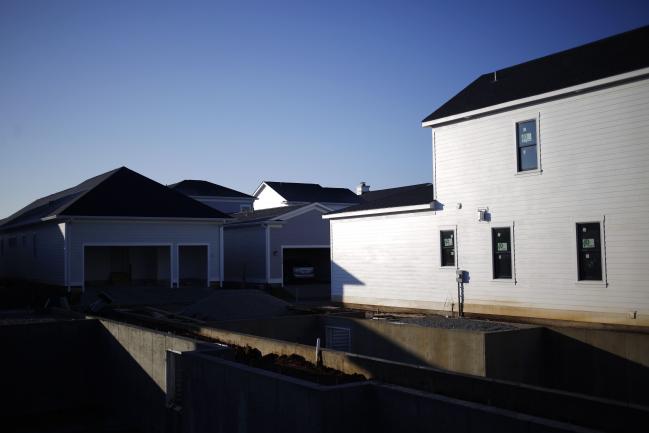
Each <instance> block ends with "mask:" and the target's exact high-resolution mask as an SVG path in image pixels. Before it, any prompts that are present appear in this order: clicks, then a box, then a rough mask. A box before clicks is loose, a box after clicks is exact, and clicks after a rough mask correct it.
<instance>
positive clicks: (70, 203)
mask: <svg viewBox="0 0 649 433" xmlns="http://www.w3.org/2000/svg"><path fill="white" fill-rule="evenodd" d="M227 218H229V217H228V215H226V214H224V213H222V212H220V211H218V210H216V209H213V208H211V207H209V206H206V205H204V204H203V203H200V202H198V201H196V200H193V199H191V198H189V197H187V196H185V195H184V194H181V193H179V192H177V191H174V190H173V189H170V188H168V187H166V186H164V185H161V184H159V183H157V182H155V181H153V180H151V179H149V178H146V177H144V176H142V175H141V174H138V173H136V172H134V171H132V170H130V169H128V168H126V167H121V168H118V169H116V170H112V171H109V172H107V173H104V174H101V175H99V176H95V177H93V178H91V179H88V180H86V181H84V182H82V183H80V184H79V185H77V186H75V187H72V188H69V189H66V190H63V191H60V192H57V193H55V194H52V195H49V196H47V197H43V198H41V199H38V200H36V201H34V202H33V203H31V204H30V205H28V206H26V207H24V208H23V209H21V210H19V211H18V212H16V213H14V214H13V215H11V216H10V217H8V218H6V219H4V220H3V221H2V225H0V278H3V279H12V280H29V281H34V282H39V283H44V284H50V285H56V286H64V287H67V288H68V289H71V288H85V287H87V286H100V287H101V286H111V287H116V286H127V287H130V286H160V287H178V286H184V285H202V286H207V285H214V284H218V283H220V282H221V281H222V275H223V274H222V257H223V255H222V225H223V223H224V221H225V220H226V219H227Z"/></svg>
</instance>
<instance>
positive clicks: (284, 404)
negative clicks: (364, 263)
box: [182, 353, 573, 433]
mask: <svg viewBox="0 0 649 433" xmlns="http://www.w3.org/2000/svg"><path fill="white" fill-rule="evenodd" d="M182 358H183V361H182V363H183V370H184V372H185V373H184V374H185V385H184V389H183V395H185V396H186V399H185V400H184V402H183V410H182V431H183V432H184V433H198V432H205V431H212V432H234V431H238V432H262V431H263V432H278V433H279V432H281V433H292V432H314V433H319V432H341V431H350V432H351V431H353V432H359V433H363V432H376V431H413V432H417V431H434V432H445V433H447V432H450V433H453V432H468V431H535V432H561V431H573V430H572V427H571V426H569V425H566V424H561V423H556V422H548V421H545V420H542V419H539V418H535V417H532V416H525V415H520V414H516V413H513V412H510V411H507V410H501V409H496V408H492V407H486V406H484V405H481V404H475V403H467V402H464V401H460V400H455V399H451V398H447V397H442V396H439V395H433V394H428V393H423V392H419V391H413V390H408V389H404V388H401V387H397V386H387V385H382V384H377V383H372V382H364V383H355V384H349V385H341V386H321V385H316V384H312V383H310V382H306V381H303V380H298V379H293V378H291V377H288V376H283V375H279V374H275V373H272V372H268V371H264V370H259V369H254V368H250V367H247V366H244V365H240V364H237V363H234V362H230V361H226V360H223V359H218V358H214V357H210V356H206V355H203V354H200V353H188V354H184V355H183V357H182Z"/></svg>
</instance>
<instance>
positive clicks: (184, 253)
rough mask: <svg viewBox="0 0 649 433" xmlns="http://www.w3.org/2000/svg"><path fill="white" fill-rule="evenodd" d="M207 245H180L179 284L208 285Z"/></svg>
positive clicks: (181, 285) (187, 285)
mask: <svg viewBox="0 0 649 433" xmlns="http://www.w3.org/2000/svg"><path fill="white" fill-rule="evenodd" d="M207 259H208V258H207V245H179V246H178V285H179V286H180V287H207V286H208V276H207V269H208V266H207Z"/></svg>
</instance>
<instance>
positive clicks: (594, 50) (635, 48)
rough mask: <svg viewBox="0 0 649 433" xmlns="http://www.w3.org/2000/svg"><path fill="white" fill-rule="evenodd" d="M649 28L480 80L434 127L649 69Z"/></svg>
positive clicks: (434, 116) (437, 114)
mask: <svg viewBox="0 0 649 433" xmlns="http://www.w3.org/2000/svg"><path fill="white" fill-rule="evenodd" d="M648 46H649V26H646V27H641V28H639V29H636V30H631V31H629V32H626V33H621V34H619V35H615V36H611V37H608V38H605V39H601V40H598V41H595V42H592V43H589V44H586V45H582V46H579V47H576V48H572V49H569V50H565V51H561V52H558V53H555V54H551V55H548V56H545V57H541V58H538V59H534V60H531V61H529V62H525V63H521V64H518V65H515V66H511V67H508V68H505V69H501V70H498V71H496V72H490V73H487V74H484V75H482V76H480V77H478V78H477V79H476V80H475V81H473V82H472V83H471V84H469V85H468V86H467V87H465V88H464V89H463V90H462V91H461V92H459V93H458V94H457V95H455V96H454V97H452V98H451V99H450V100H448V101H447V102H446V103H444V104H443V105H442V106H441V107H439V108H438V109H437V110H435V111H434V112H433V113H431V114H430V115H428V116H427V117H426V118H425V119H424V120H423V121H422V122H423V123H426V122H430V121H433V120H438V119H442V118H445V117H448V116H454V115H458V114H462V113H466V112H469V111H473V110H478V109H482V108H486V107H490V106H493V105H498V104H503V103H506V102H511V101H515V100H517V99H523V98H527V97H530V96H534V95H540V94H543V93H548V92H552V91H555V90H560V89H564V88H567V87H571V86H576V85H579V84H584V83H588V82H591V81H595V80H599V79H603V78H607V77H612V76H615V75H620V74H623V73H626V72H631V71H635V70H638V69H642V68H646V67H649V49H647V47H648Z"/></svg>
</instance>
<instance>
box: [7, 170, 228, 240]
mask: <svg viewBox="0 0 649 433" xmlns="http://www.w3.org/2000/svg"><path fill="white" fill-rule="evenodd" d="M59 216H107V217H111V216H112V217H151V218H229V216H228V215H226V214H224V213H222V212H219V211H217V210H216V209H212V208H211V207H209V206H206V205H204V204H202V203H200V202H198V201H196V200H194V199H191V198H189V197H187V196H185V195H183V194H181V193H179V192H176V191H174V190H172V189H170V188H167V187H166V186H164V185H161V184H159V183H158V182H155V181H153V180H151V179H149V178H147V177H144V176H142V175H141V174H139V173H136V172H134V171H132V170H130V169H128V168H126V167H121V168H118V169H116V170H112V171H109V172H107V173H104V174H100V175H99V176H95V177H93V178H90V179H88V180H86V181H84V182H81V183H80V184H79V185H77V186H75V187H73V188H69V189H66V190H63V191H60V192H57V193H55V194H51V195H48V196H47V197H43V198H40V199H38V200H36V201H34V202H33V203H31V204H29V205H28V206H25V207H24V208H22V209H21V210H19V211H18V212H16V213H14V214H13V215H11V216H9V217H8V218H6V219H4V220H3V221H2V225H0V228H1V229H9V228H14V227H18V226H23V225H27V224H33V223H38V222H40V221H41V220H42V219H43V218H48V217H59Z"/></svg>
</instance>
